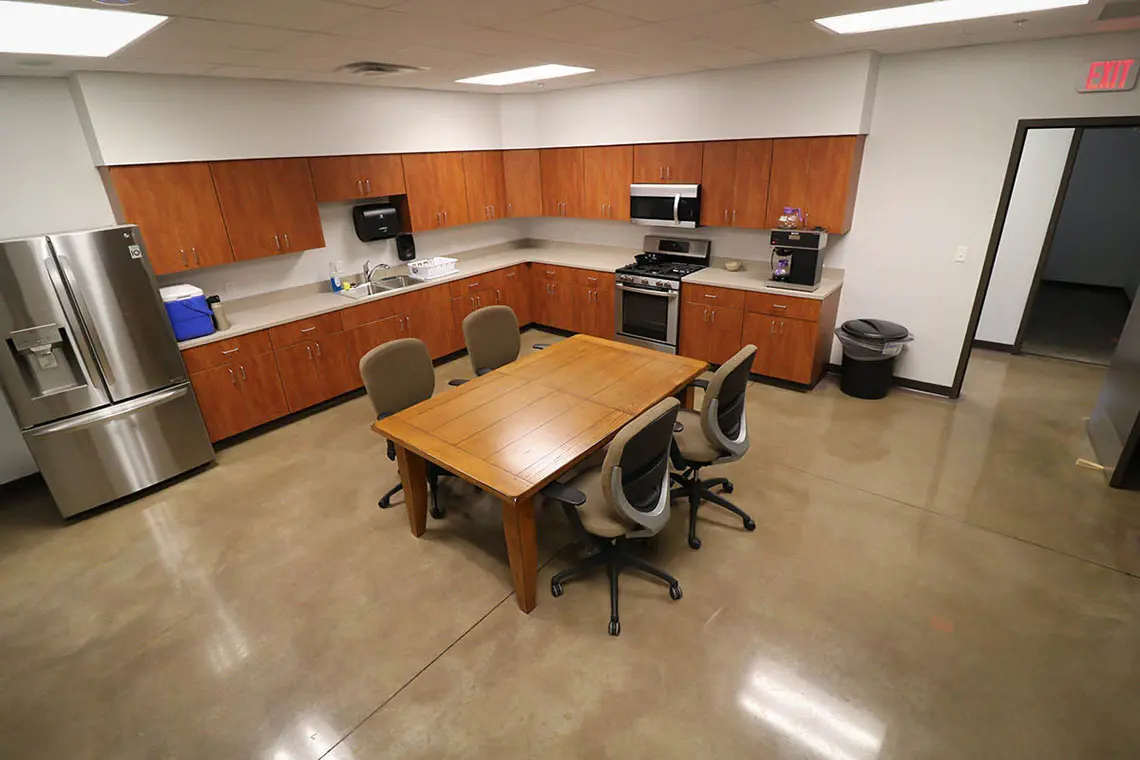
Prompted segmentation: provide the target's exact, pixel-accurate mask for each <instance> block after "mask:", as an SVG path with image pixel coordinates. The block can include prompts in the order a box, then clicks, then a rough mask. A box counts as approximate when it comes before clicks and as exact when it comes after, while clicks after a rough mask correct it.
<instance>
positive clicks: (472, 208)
mask: <svg viewBox="0 0 1140 760" xmlns="http://www.w3.org/2000/svg"><path fill="white" fill-rule="evenodd" d="M463 174H464V177H465V180H466V186H467V217H468V219H469V220H470V221H472V222H482V221H487V220H490V219H501V218H503V217H504V216H506V215H507V188H506V179H505V177H504V175H503V152H502V151H501V150H478V151H472V152H470V153H464V154H463Z"/></svg>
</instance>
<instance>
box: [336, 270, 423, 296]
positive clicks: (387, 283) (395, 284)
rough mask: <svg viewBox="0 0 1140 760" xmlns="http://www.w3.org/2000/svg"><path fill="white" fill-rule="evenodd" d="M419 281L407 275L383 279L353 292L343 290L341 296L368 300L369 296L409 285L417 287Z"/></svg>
mask: <svg viewBox="0 0 1140 760" xmlns="http://www.w3.org/2000/svg"><path fill="white" fill-rule="evenodd" d="M417 282H418V280H413V279H412V278H411V277H408V276H406V275H402V274H400V275H394V276H392V277H382V278H381V279H379V280H374V281H372V282H369V283H364V284H363V285H357V286H356V287H355V288H353V289H352V290H342V291H340V294H339V295H342V296H344V297H345V298H351V299H352V300H354V301H359V300H360V299H361V298H368V297H369V296H374V295H378V294H380V293H390V292H392V291H393V290H400V289H401V288H406V287H408V286H409V285H415V284H416V283H417Z"/></svg>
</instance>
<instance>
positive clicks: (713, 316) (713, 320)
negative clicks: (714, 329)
mask: <svg viewBox="0 0 1140 760" xmlns="http://www.w3.org/2000/svg"><path fill="white" fill-rule="evenodd" d="M712 323H713V324H714V325H715V324H716V309H713V310H712Z"/></svg>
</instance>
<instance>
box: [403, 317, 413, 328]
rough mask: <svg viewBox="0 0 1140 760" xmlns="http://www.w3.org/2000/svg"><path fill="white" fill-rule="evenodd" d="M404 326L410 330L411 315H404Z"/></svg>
mask: <svg viewBox="0 0 1140 760" xmlns="http://www.w3.org/2000/svg"><path fill="white" fill-rule="evenodd" d="M404 326H405V327H407V328H408V330H409V331H410V330H411V329H412V315H411V314H405V315H404Z"/></svg>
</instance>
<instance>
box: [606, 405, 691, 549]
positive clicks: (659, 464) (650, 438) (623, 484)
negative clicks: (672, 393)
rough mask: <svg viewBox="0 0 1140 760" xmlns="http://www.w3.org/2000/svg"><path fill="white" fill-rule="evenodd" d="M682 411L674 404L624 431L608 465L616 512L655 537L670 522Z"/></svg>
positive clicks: (611, 499) (614, 444) (609, 489)
mask: <svg viewBox="0 0 1140 760" xmlns="http://www.w3.org/2000/svg"><path fill="white" fill-rule="evenodd" d="M680 407H681V404H680V402H678V401H677V399H675V398H668V399H665V400H664V401H662V402H661V403H659V404H657V405H656V406H654V407H653V408H652V409H650V410H648V411H646V412H644V413H643V414H641V415H639V416H638V417H637V418H636V419H634V420H633V421H632V422H630V423H629V424H627V425H626V426H625V427H624V428H622V429H621V430H620V431H619V432H618V434H617V435H616V436H614V439H613V441H612V442H611V443H610V448H609V451H607V452H606V458H605V461H604V462H603V463H602V492H603V493H604V494H605V497H606V501H607V502H608V504H609V506H610V509H612V510H613V511H614V513H615V514H617V515H618V516H619V517H621V518H623V519H624V520H628V521H632V522H633V523H634V524H635V525H640V526H641V527H642V530H640V531H638V532H636V533H633V534H631V535H635V536H639V535H640V536H646V535H655V534H657V533H659V532H660V531H661V529H662V528H664V527H665V524H666V523H668V522H669V448H670V446H672V443H673V425H674V424H675V423H676V421H677V412H678V411H679V409H680Z"/></svg>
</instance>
